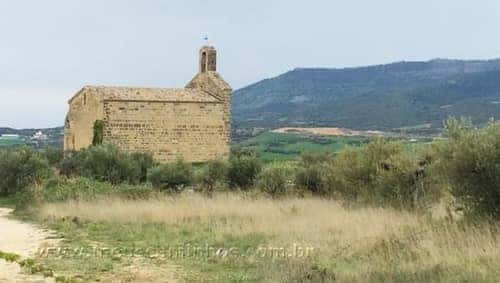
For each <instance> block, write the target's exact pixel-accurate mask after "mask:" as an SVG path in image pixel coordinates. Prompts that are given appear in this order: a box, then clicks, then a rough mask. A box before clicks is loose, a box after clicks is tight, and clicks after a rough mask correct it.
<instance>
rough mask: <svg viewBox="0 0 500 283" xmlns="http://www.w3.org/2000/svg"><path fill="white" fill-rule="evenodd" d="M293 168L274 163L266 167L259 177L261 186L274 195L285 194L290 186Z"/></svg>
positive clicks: (263, 189)
mask: <svg viewBox="0 0 500 283" xmlns="http://www.w3.org/2000/svg"><path fill="white" fill-rule="evenodd" d="M290 175H291V168H289V167H286V166H284V165H272V166H270V167H268V168H266V169H264V170H263V171H262V172H261V173H260V174H259V177H258V186H259V188H260V189H261V190H262V191H264V192H266V193H268V194H270V195H271V196H273V197H276V196H279V195H283V194H285V193H286V191H287V188H288V187H289V186H290Z"/></svg>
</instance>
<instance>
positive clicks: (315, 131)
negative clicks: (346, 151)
mask: <svg viewBox="0 0 500 283" xmlns="http://www.w3.org/2000/svg"><path fill="white" fill-rule="evenodd" d="M273 132H275V133H289V134H309V135H319V136H383V135H384V134H385V133H383V132H380V131H355V130H349V129H344V128H280V129H276V130H273Z"/></svg>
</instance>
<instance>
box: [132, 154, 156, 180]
mask: <svg viewBox="0 0 500 283" xmlns="http://www.w3.org/2000/svg"><path fill="white" fill-rule="evenodd" d="M130 158H131V159H132V161H133V162H134V163H135V166H137V170H136V171H135V172H136V173H138V175H137V176H134V177H133V180H136V183H137V182H140V183H144V182H146V181H147V179H148V170H149V169H150V168H152V167H153V166H154V165H155V161H154V159H153V155H152V154H150V153H143V152H134V153H132V154H131V155H130Z"/></svg>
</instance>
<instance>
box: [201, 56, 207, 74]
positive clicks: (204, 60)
mask: <svg viewBox="0 0 500 283" xmlns="http://www.w3.org/2000/svg"><path fill="white" fill-rule="evenodd" d="M206 71H207V52H203V53H202V54H201V72H202V73H205V72H206Z"/></svg>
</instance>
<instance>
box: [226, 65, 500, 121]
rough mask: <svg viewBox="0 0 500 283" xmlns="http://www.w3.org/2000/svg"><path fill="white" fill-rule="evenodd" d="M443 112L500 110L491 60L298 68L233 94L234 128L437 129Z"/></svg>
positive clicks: (478, 116) (485, 114) (493, 114)
mask: <svg viewBox="0 0 500 283" xmlns="http://www.w3.org/2000/svg"><path fill="white" fill-rule="evenodd" d="M448 116H465V117H471V118H472V119H473V120H474V121H475V122H478V123H483V122H485V121H487V120H488V119H490V118H499V117H500V60H499V59H497V60H488V61H477V60H476V61H461V60H447V59H436V60H431V61H427V62H398V63H393V64H388V65H378V66H369V67H359V68H345V69H324V68H315V69H313V68H298V69H295V70H293V71H290V72H287V73H285V74H282V75H280V76H278V77H275V78H271V79H266V80H263V81H260V82H258V83H255V84H252V85H250V86H248V87H245V88H242V89H240V90H237V91H235V93H234V95H233V119H234V124H235V127H236V128H242V127H243V128H244V127H281V126H336V127H346V128H354V129H379V130H387V129H394V128H401V127H414V126H418V125H422V124H430V125H431V126H432V127H434V128H440V127H441V125H442V121H443V120H444V119H446V118H447V117H448Z"/></svg>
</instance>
